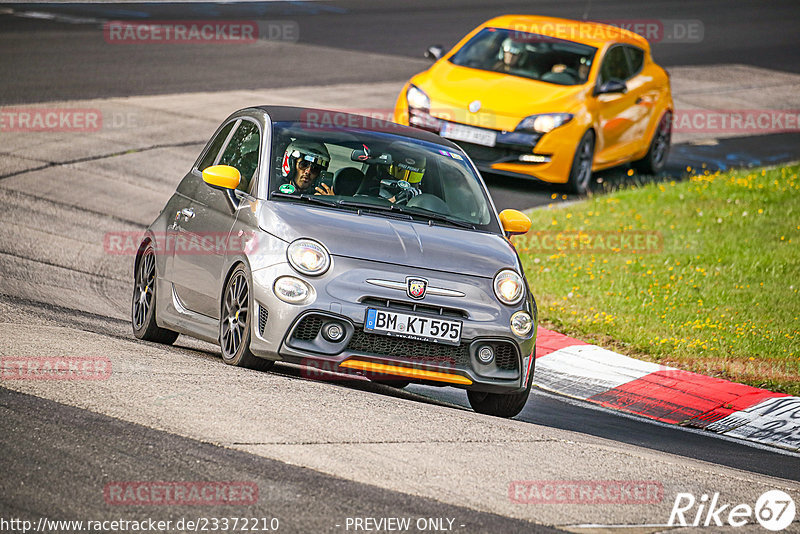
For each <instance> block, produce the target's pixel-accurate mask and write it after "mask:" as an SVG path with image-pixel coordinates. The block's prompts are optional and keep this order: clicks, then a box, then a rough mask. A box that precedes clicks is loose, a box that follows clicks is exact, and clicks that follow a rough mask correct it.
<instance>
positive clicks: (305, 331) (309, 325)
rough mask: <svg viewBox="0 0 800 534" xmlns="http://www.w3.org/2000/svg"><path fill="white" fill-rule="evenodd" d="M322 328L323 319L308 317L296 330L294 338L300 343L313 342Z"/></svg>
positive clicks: (314, 316) (313, 316)
mask: <svg viewBox="0 0 800 534" xmlns="http://www.w3.org/2000/svg"><path fill="white" fill-rule="evenodd" d="M320 328H322V317H320V316H319V315H306V316H305V317H303V319H302V320H301V321H300V323H299V324H298V325H297V328H295V329H294V334H292V337H293V338H294V339H298V340H300V341H311V340H313V339H315V338H316V337H317V334H319V329H320Z"/></svg>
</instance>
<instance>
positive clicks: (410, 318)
mask: <svg viewBox="0 0 800 534" xmlns="http://www.w3.org/2000/svg"><path fill="white" fill-rule="evenodd" d="M364 331H365V332H372V333H374V334H383V335H385V336H394V337H402V338H407V339H418V340H422V341H433V342H434V343H445V344H447V345H458V344H459V343H460V342H461V321H448V320H446V319H433V318H431V317H420V316H419V315H409V314H406V313H397V312H391V311H388V310H376V309H375V308H369V309H367V320H366V321H365V322H364Z"/></svg>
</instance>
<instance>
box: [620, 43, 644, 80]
mask: <svg viewBox="0 0 800 534" xmlns="http://www.w3.org/2000/svg"><path fill="white" fill-rule="evenodd" d="M625 50H626V51H627V52H628V59H630V61H631V69H632V70H631V75H634V74H639V72H640V71H641V70H642V65H644V50H642V49H641V48H636V47H635V46H626V47H625Z"/></svg>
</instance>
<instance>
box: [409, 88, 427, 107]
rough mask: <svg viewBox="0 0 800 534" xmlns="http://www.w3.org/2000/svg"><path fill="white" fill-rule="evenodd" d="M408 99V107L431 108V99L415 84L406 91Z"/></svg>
mask: <svg viewBox="0 0 800 534" xmlns="http://www.w3.org/2000/svg"><path fill="white" fill-rule="evenodd" d="M406 100H407V101H408V107H409V108H414V109H430V108H431V99H430V98H428V95H426V94H425V93H424V92H423V91H422V89H419V88H418V87H414V86H413V85H411V86H409V87H408V91H406Z"/></svg>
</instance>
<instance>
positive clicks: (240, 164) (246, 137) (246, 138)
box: [219, 120, 261, 191]
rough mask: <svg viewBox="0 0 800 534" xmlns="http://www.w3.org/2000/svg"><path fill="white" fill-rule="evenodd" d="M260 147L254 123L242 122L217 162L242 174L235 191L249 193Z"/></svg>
mask: <svg viewBox="0 0 800 534" xmlns="http://www.w3.org/2000/svg"><path fill="white" fill-rule="evenodd" d="M260 146H261V134H260V133H259V132H258V126H257V125H256V124H255V123H254V122H251V121H247V120H243V121H242V123H241V124H240V125H239V128H237V130H236V132H234V134H233V137H232V138H231V142H230V143H228V146H227V147H226V148H225V151H224V152H223V153H222V157H221V158H220V160H219V163H220V165H230V166H231V167H236V168H237V169H239V172H240V173H241V174H242V179H241V181H240V182H239V187H237V188H236V189H239V190H240V191H250V183H251V182H252V180H253V177H254V176H255V174H256V169H257V168H258V152H259V150H258V149H259V147H260Z"/></svg>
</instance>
